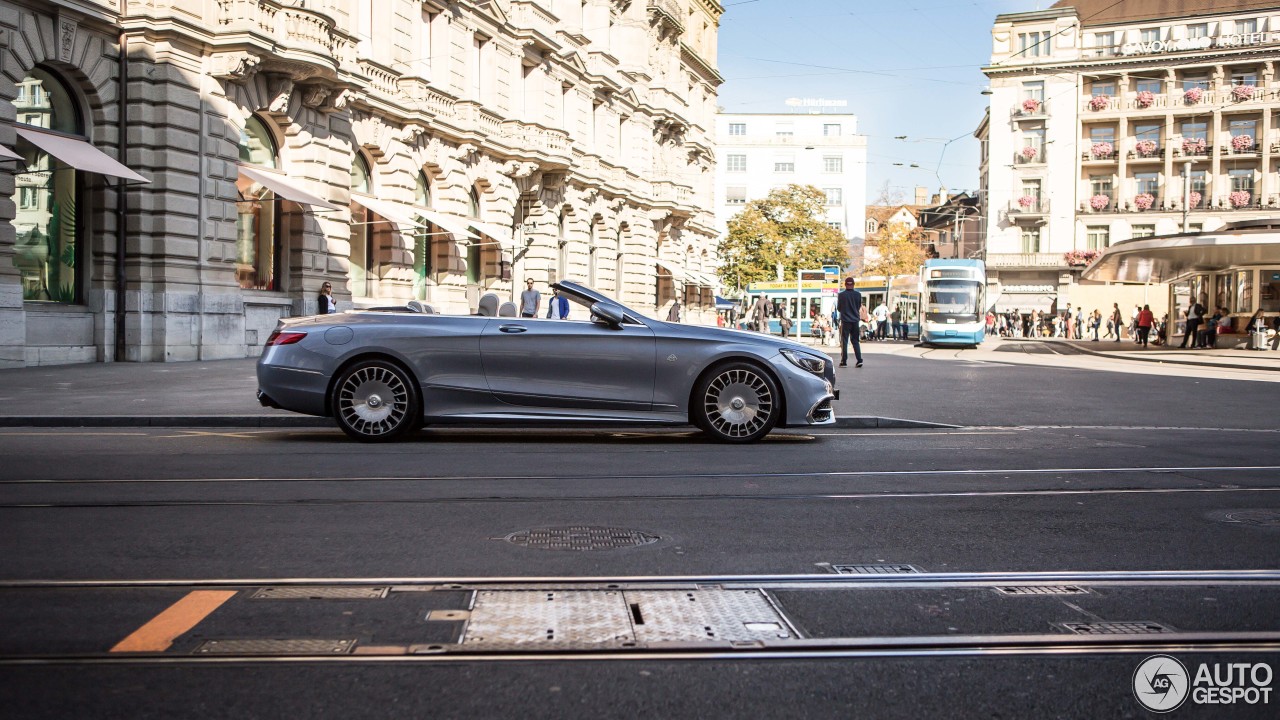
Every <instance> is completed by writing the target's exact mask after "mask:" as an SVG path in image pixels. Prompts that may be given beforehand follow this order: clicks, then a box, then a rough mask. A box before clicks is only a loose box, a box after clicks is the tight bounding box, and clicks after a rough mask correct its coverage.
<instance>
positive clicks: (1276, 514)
mask: <svg viewBox="0 0 1280 720" xmlns="http://www.w3.org/2000/svg"><path fill="white" fill-rule="evenodd" d="M1227 522H1233V523H1244V524H1246V525H1273V526H1274V525H1280V510H1237V511H1236V512H1229V513H1227Z"/></svg>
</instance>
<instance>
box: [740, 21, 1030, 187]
mask: <svg viewBox="0 0 1280 720" xmlns="http://www.w3.org/2000/svg"><path fill="white" fill-rule="evenodd" d="M723 4H724V7H725V13H724V16H723V17H722V18H721V23H720V37H719V69H720V74H721V75H722V76H723V77H724V79H725V82H724V84H723V85H721V86H720V89H719V93H720V98H719V104H720V106H721V107H722V108H724V111H725V112H731V113H735V112H738V113H747V112H754V113H773V112H788V111H790V110H792V108H788V107H787V106H786V104H785V102H784V101H785V100H786V99H787V98H790V97H811V98H826V99H831V100H848V101H849V106H848V108H845V109H840V110H837V111H838V112H851V113H853V114H855V115H857V116H858V131H859V132H860V133H861V134H863V135H866V136H867V163H868V164H867V198H866V199H867V202H871V201H873V200H875V199H876V197H877V196H878V195H879V194H880V192H881V190H882V189H883V187H884V184H885V182H886V181H887V182H888V183H889V186H890V188H891V190H895V191H899V192H901V193H902V195H903V197H904V199H905V200H907V201H908V202H909V201H910V200H911V197H912V195H913V190H912V189H913V188H914V187H915V186H916V185H925V186H928V187H930V188H931V189H932V190H933V191H934V192H936V190H937V186H938V177H940V178H941V180H942V183H943V184H944V185H945V186H946V187H947V188H948V189H950V190H953V191H954V190H960V189H975V188H977V186H978V143H977V141H976V140H974V139H973V137H972V133H973V131H974V129H976V128H977V127H978V122H979V121H980V120H981V119H982V113H983V111H984V109H985V108H986V106H987V100H988V98H987V97H986V96H984V95H982V94H981V92H982V89H983V87H984V86H985V85H986V84H987V83H986V78H985V76H984V75H983V74H982V72H981V71H980V70H979V68H981V67H982V66H983V65H985V64H986V63H987V62H988V61H989V60H990V58H991V26H992V24H993V22H994V21H995V17H996V15H998V14H1000V13H1006V12H1025V11H1030V10H1036V9H1043V8H1046V7H1048V6H1049V5H1050V4H1052V0H1045V1H1044V2H1036V1H1035V0H723ZM898 135H906V136H907V137H908V140H906V141H903V140H896V139H895V137H896V136H898ZM953 138H959V139H957V140H955V141H954V142H952V143H950V144H949V145H946V144H945V143H946V141H948V140H951V139H953ZM944 146H945V153H944ZM894 163H902V166H901V167H898V166H895V165H894ZM912 163H915V164H916V165H918V166H919V167H918V168H911V167H910V165H911V164H912Z"/></svg>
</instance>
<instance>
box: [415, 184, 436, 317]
mask: <svg viewBox="0 0 1280 720" xmlns="http://www.w3.org/2000/svg"><path fill="white" fill-rule="evenodd" d="M413 204H414V206H415V207H419V208H422V209H424V210H430V209H431V182H430V181H429V180H427V175H426V173H421V172H420V173H418V177H417V179H416V180H415V181H414V185H413ZM437 232H440V230H439V228H437V227H436V226H435V225H433V224H431V223H429V222H424V224H423V225H422V226H421V227H420V228H418V230H417V231H416V232H415V234H414V238H413V270H414V297H416V298H418V299H419V300H426V299H427V281H428V280H430V279H431V278H432V276H433V275H435V271H436V243H435V238H436V233H437Z"/></svg>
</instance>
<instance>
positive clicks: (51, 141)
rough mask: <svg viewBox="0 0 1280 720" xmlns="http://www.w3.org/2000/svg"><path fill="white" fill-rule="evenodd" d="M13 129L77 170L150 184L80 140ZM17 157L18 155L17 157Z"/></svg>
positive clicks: (35, 131)
mask: <svg viewBox="0 0 1280 720" xmlns="http://www.w3.org/2000/svg"><path fill="white" fill-rule="evenodd" d="M13 129H14V132H16V133H18V136H19V137H21V138H23V139H25V140H26V141H27V142H29V143H31V144H32V145H35V146H36V147H38V148H40V149H41V150H43V151H45V152H47V153H49V154H50V155H52V156H54V157H56V158H58V159H59V160H61V161H62V162H64V163H66V164H68V165H70V166H71V167H73V168H75V169H77V170H84V171H85V172H91V173H97V174H99V175H109V176H111V177H118V178H124V179H125V180H132V181H134V182H144V183H145V182H151V181H150V180H148V179H146V178H144V177H142V176H141V175H139V174H138V173H136V172H134V171H132V170H130V169H129V168H127V167H125V166H124V165H121V164H120V163H118V162H116V161H115V160H113V159H111V158H110V157H108V156H107V154H106V153H104V152H102V151H101V150H99V149H98V148H96V147H94V146H92V145H90V144H89V143H87V142H85V141H84V140H81V139H80V138H73V137H67V136H66V135H57V134H54V133H50V132H44V131H42V130H35V129H32V128H28V127H18V126H16V125H15V126H14V128H13ZM14 157H17V156H16V155H15V156H14Z"/></svg>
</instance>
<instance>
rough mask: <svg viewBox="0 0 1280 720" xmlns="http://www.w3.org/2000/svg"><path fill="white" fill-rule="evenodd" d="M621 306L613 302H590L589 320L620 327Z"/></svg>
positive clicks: (621, 319) (621, 318) (621, 317)
mask: <svg viewBox="0 0 1280 720" xmlns="http://www.w3.org/2000/svg"><path fill="white" fill-rule="evenodd" d="M622 321H623V316H622V308H620V307H618V306H617V305H614V304H613V303H603V302H598V303H592V305H591V322H600V323H604V324H606V325H609V326H610V327H614V328H620V327H622Z"/></svg>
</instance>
